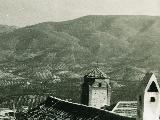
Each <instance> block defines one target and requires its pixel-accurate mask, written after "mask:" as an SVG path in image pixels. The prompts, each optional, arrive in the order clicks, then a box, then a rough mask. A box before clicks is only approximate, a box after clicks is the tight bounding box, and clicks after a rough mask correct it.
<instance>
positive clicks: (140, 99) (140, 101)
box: [139, 96, 142, 104]
mask: <svg viewBox="0 0 160 120" xmlns="http://www.w3.org/2000/svg"><path fill="white" fill-rule="evenodd" d="M139 103H140V104H141V103H142V97H141V96H139Z"/></svg>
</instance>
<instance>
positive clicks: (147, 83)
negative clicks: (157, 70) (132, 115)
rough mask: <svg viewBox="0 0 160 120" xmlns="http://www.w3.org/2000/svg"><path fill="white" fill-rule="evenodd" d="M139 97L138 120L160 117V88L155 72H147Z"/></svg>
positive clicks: (151, 119) (153, 119)
mask: <svg viewBox="0 0 160 120" xmlns="http://www.w3.org/2000/svg"><path fill="white" fill-rule="evenodd" d="M139 90H140V91H139V95H138V97H137V102H138V108H137V120H159V119H160V93H159V92H160V88H159V85H158V82H157V79H156V77H155V75H154V74H153V73H146V75H145V76H144V78H143V80H142V81H141V84H140V89H139Z"/></svg>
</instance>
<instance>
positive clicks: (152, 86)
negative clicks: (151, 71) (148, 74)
mask: <svg viewBox="0 0 160 120" xmlns="http://www.w3.org/2000/svg"><path fill="white" fill-rule="evenodd" d="M148 92H158V89H157V86H156V83H155V82H154V81H153V82H152V84H151V85H150V87H149V89H148Z"/></svg>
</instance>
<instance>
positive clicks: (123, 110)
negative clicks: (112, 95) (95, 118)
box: [112, 101, 137, 118]
mask: <svg viewBox="0 0 160 120" xmlns="http://www.w3.org/2000/svg"><path fill="white" fill-rule="evenodd" d="M112 112H114V113H117V114H119V115H122V116H127V117H133V118H136V116H137V101H120V102H118V103H117V105H116V106H115V107H114V108H113V110H112Z"/></svg>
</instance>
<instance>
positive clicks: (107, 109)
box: [0, 67, 160, 120]
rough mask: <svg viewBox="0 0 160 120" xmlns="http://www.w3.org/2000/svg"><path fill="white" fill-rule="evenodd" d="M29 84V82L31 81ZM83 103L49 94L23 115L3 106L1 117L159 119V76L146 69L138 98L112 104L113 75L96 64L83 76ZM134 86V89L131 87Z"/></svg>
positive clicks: (11, 119) (0, 119)
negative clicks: (106, 72)
mask: <svg viewBox="0 0 160 120" xmlns="http://www.w3.org/2000/svg"><path fill="white" fill-rule="evenodd" d="M28 84H30V83H28ZM81 89H82V90H81V91H82V92H81V100H80V101H81V104H78V103H73V102H69V101H67V100H62V99H59V98H56V97H54V96H49V97H48V98H47V99H46V100H43V102H41V103H40V104H39V105H38V106H35V108H33V109H31V110H29V109H28V106H23V110H22V111H23V112H22V113H23V114H20V115H19V116H18V117H17V111H16V109H15V106H14V104H13V107H12V108H13V109H12V110H11V109H9V108H0V120H16V119H18V120H159V119H160V103H159V101H160V93H159V92H160V88H159V85H158V82H157V79H156V76H155V75H154V73H152V72H147V73H146V74H145V76H144V77H143V80H142V81H141V83H140V84H139V88H138V89H137V101H119V102H118V103H117V104H116V105H112V104H111V97H112V87H111V85H110V77H109V76H107V75H106V74H105V73H104V72H103V71H102V70H100V68H98V67H96V68H94V69H92V70H91V71H90V72H88V73H87V74H86V75H84V77H83V84H82V86H81ZM130 89H132V88H130Z"/></svg>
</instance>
